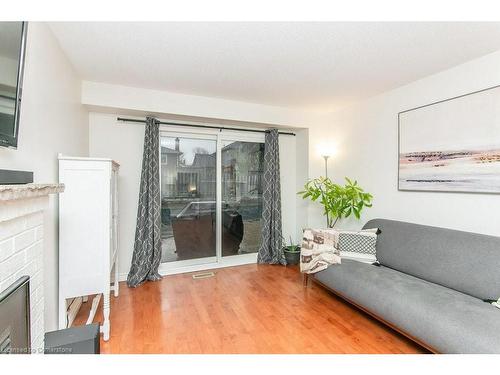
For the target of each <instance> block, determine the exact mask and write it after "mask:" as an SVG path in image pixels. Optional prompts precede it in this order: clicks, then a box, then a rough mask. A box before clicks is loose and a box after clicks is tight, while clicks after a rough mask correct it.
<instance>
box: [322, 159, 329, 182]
mask: <svg viewBox="0 0 500 375" xmlns="http://www.w3.org/2000/svg"><path fill="white" fill-rule="evenodd" d="M329 157H330V155H323V158H324V159H325V177H326V178H328V158H329Z"/></svg>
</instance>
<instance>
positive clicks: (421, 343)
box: [304, 276, 439, 354]
mask: <svg viewBox="0 0 500 375" xmlns="http://www.w3.org/2000/svg"><path fill="white" fill-rule="evenodd" d="M308 279H311V280H312V281H313V282H315V283H317V284H318V285H319V286H321V287H323V288H324V289H326V290H328V291H329V292H330V293H332V294H334V295H336V296H337V297H340V298H342V299H343V300H345V301H346V302H348V303H350V304H351V305H353V306H355V307H356V308H358V309H359V310H361V311H363V312H365V313H366V314H368V315H370V316H371V317H373V318H375V319H377V320H378V321H380V322H381V323H384V324H385V325H387V326H388V327H390V328H392V329H393V330H394V331H396V332H398V333H399V334H401V335H403V336H405V337H407V338H409V339H410V340H412V341H414V342H416V343H417V344H418V345H420V346H422V347H423V348H425V349H427V350H428V351H430V352H431V353H433V354H439V351H437V350H436V349H434V348H433V347H431V346H429V345H427V344H426V343H424V342H422V341H420V340H419V339H417V338H415V337H414V336H412V335H410V334H409V333H407V332H405V331H404V330H402V329H401V328H399V327H397V326H396V325H394V324H392V323H390V322H388V321H387V320H385V319H384V318H381V317H380V316H378V315H377V314H375V313H373V312H371V311H370V310H368V309H367V308H365V307H363V306H361V305H360V304H358V303H356V302H354V301H352V300H351V299H349V298H347V297H346V296H344V295H343V294H341V293H339V292H337V291H336V290H334V289H332V288H330V287H329V286H327V285H325V284H323V283H322V282H321V281H318V280H317V279H316V278H315V277H314V276H313V277H307V278H305V279H304V286H307V281H306V280H308Z"/></svg>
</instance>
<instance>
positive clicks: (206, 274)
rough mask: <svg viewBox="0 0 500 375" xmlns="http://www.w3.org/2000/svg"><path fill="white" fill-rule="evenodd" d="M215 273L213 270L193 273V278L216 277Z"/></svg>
mask: <svg viewBox="0 0 500 375" xmlns="http://www.w3.org/2000/svg"><path fill="white" fill-rule="evenodd" d="M214 276H215V273H213V272H202V273H196V274H194V275H193V279H206V278H207V277H214Z"/></svg>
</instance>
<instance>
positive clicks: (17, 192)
mask: <svg viewBox="0 0 500 375" xmlns="http://www.w3.org/2000/svg"><path fill="white" fill-rule="evenodd" d="M63 190H64V185H60V184H45V185H42V184H27V185H0V292H1V291H3V290H5V289H7V287H8V286H9V285H11V284H12V283H13V282H14V281H16V280H17V279H18V278H19V277H21V276H24V275H27V276H29V277H30V305H31V310H30V315H31V348H32V350H33V352H38V353H40V352H43V346H44V318H43V316H44V298H43V294H44V288H43V254H44V251H43V249H44V244H43V233H44V231H43V227H44V223H43V221H44V213H43V211H44V210H45V209H46V208H47V206H48V201H49V194H57V193H60V192H62V191H63Z"/></svg>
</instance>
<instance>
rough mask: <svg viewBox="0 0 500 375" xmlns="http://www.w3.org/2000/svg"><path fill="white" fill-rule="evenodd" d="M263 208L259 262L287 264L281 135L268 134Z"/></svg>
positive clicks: (273, 131) (276, 133) (275, 132)
mask: <svg viewBox="0 0 500 375" xmlns="http://www.w3.org/2000/svg"><path fill="white" fill-rule="evenodd" d="M263 185H264V186H263V188H264V191H263V202H262V204H263V207H262V221H263V223H262V243H261V245H260V249H259V254H258V256H257V262H259V263H269V264H285V256H284V254H283V248H282V236H281V187H280V155H279V133H278V130H277V129H272V130H271V131H270V132H269V133H266V143H265V146H264V181H263Z"/></svg>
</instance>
